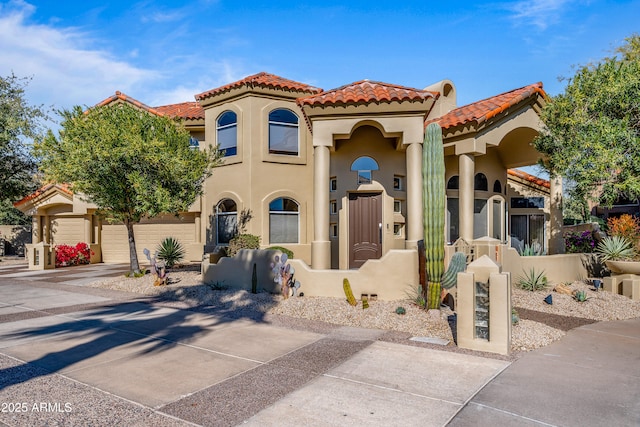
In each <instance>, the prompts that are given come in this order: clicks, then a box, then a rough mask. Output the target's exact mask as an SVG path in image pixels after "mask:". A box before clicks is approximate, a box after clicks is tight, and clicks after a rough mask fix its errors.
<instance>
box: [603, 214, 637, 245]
mask: <svg viewBox="0 0 640 427" xmlns="http://www.w3.org/2000/svg"><path fill="white" fill-rule="evenodd" d="M607 227H608V228H609V235H610V236H620V237H624V238H625V239H626V240H628V241H629V242H631V244H632V245H633V246H634V247H637V245H638V239H639V238H640V219H638V218H636V217H634V216H631V215H629V214H623V215H621V216H619V217H617V218H609V219H608V220H607Z"/></svg>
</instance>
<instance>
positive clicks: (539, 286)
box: [518, 267, 548, 292]
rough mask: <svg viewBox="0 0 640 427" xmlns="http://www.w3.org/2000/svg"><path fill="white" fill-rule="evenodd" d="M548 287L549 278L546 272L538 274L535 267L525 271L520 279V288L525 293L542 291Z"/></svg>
mask: <svg viewBox="0 0 640 427" xmlns="http://www.w3.org/2000/svg"><path fill="white" fill-rule="evenodd" d="M547 285H548V283H547V276H546V275H545V274H544V270H542V271H541V272H537V271H536V269H535V268H533V267H532V268H531V269H530V270H529V271H524V274H523V275H522V276H520V277H519V278H518V286H519V287H520V289H524V290H525V291H531V292H533V291H540V290H543V289H544V288H546V287H547Z"/></svg>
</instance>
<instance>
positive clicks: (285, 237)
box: [269, 212, 298, 243]
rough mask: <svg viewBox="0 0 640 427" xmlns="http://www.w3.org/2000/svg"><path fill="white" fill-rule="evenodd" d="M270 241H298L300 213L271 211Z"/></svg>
mask: <svg viewBox="0 0 640 427" xmlns="http://www.w3.org/2000/svg"><path fill="white" fill-rule="evenodd" d="M269 243H298V213H297V212H291V213H289V212H278V213H275V212H271V213H269Z"/></svg>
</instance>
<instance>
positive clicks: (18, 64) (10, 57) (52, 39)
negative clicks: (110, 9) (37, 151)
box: [0, 1, 159, 108]
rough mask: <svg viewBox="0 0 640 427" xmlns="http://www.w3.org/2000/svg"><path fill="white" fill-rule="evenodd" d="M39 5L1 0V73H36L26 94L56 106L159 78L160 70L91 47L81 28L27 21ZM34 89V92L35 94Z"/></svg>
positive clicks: (90, 101) (83, 101)
mask: <svg viewBox="0 0 640 427" xmlns="http://www.w3.org/2000/svg"><path fill="white" fill-rule="evenodd" d="M34 12H35V7H34V6H32V5H30V4H28V3H25V2H23V1H13V2H10V3H7V4H5V5H4V6H3V5H0V52H2V62H0V75H3V76H6V75H9V74H10V73H12V72H13V73H14V74H16V75H17V76H20V77H24V76H33V80H32V81H31V83H30V84H29V87H28V88H27V90H28V96H29V100H30V102H32V103H34V104H40V103H43V104H45V105H51V104H55V107H56V108H62V107H64V108H69V107H70V106H72V105H76V104H80V105H93V104H95V103H96V102H99V101H100V100H102V99H104V98H106V97H107V96H109V95H111V94H113V93H114V91H115V90H122V91H123V92H127V91H128V90H131V89H132V88H134V87H136V86H138V85H140V84H142V83H143V82H148V81H149V80H154V79H157V78H159V73H157V72H155V71H152V70H146V69H143V68H139V67H136V66H134V65H131V64H129V63H127V62H124V61H122V60H119V59H116V58H114V57H113V56H112V55H111V54H110V53H109V52H106V51H104V50H99V49H92V48H91V47H90V46H87V45H88V44H89V43H90V34H86V33H83V32H82V31H81V30H80V29H78V28H69V27H68V28H56V27H52V26H47V25H39V24H33V23H29V22H28V19H29V17H30V16H31V15H32V14H33V13H34ZM34 94H35V96H33V95H34Z"/></svg>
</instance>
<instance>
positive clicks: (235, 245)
mask: <svg viewBox="0 0 640 427" xmlns="http://www.w3.org/2000/svg"><path fill="white" fill-rule="evenodd" d="M240 249H260V236H256V235H254V234H238V235H237V236H235V237H234V238H233V239H231V240H230V241H229V248H228V249H227V255H228V256H230V257H232V256H236V254H237V253H238V252H239V251H240Z"/></svg>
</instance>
